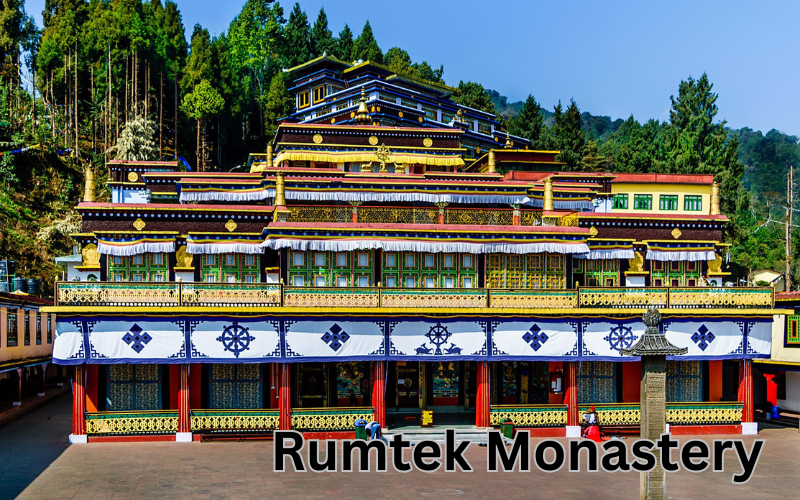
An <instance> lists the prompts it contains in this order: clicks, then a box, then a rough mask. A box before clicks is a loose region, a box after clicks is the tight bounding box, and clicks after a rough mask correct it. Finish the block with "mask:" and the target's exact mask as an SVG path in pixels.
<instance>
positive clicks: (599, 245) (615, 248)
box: [576, 239, 635, 260]
mask: <svg viewBox="0 0 800 500" xmlns="http://www.w3.org/2000/svg"><path fill="white" fill-rule="evenodd" d="M587 245H588V247H589V252H588V253H585V254H582V255H576V257H578V258H579V259H598V260H599V259H632V258H634V257H635V254H634V251H633V240H591V239H590V240H589V241H588V242H587Z"/></svg>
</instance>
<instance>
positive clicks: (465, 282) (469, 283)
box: [464, 277, 472, 288]
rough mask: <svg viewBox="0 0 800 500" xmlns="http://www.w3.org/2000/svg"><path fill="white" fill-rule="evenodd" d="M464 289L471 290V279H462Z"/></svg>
mask: <svg viewBox="0 0 800 500" xmlns="http://www.w3.org/2000/svg"><path fill="white" fill-rule="evenodd" d="M464 288H472V278H471V277H466V278H464Z"/></svg>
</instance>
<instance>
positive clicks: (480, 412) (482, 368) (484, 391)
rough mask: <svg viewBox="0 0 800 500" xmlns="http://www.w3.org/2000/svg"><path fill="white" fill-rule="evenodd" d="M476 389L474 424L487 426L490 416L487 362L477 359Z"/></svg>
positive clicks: (489, 423)
mask: <svg viewBox="0 0 800 500" xmlns="http://www.w3.org/2000/svg"><path fill="white" fill-rule="evenodd" d="M477 379H478V380H477V382H478V391H477V394H476V395H475V426H476V427H489V426H490V425H491V418H490V412H491V407H490V402H491V399H490V394H489V362H488V361H478V372H477Z"/></svg>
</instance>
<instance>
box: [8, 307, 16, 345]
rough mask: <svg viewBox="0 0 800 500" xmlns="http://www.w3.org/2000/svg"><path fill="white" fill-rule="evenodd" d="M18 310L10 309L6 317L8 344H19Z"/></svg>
mask: <svg viewBox="0 0 800 500" xmlns="http://www.w3.org/2000/svg"><path fill="white" fill-rule="evenodd" d="M17 321H18V318H17V310H16V309H8V317H7V318H6V346H8V347H15V346H16V345H17Z"/></svg>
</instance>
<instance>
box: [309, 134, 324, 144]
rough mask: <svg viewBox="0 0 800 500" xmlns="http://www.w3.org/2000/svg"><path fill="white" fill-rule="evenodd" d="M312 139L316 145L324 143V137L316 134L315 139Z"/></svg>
mask: <svg viewBox="0 0 800 500" xmlns="http://www.w3.org/2000/svg"><path fill="white" fill-rule="evenodd" d="M311 139H312V140H313V141H314V144H320V143H321V142H322V136H321V135H319V134H314V137H312V138H311Z"/></svg>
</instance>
